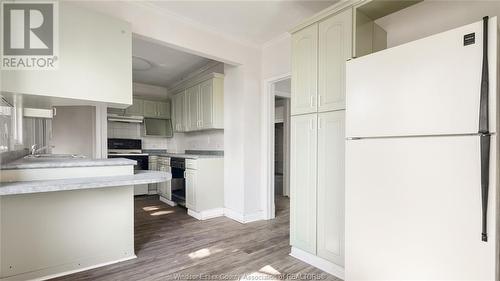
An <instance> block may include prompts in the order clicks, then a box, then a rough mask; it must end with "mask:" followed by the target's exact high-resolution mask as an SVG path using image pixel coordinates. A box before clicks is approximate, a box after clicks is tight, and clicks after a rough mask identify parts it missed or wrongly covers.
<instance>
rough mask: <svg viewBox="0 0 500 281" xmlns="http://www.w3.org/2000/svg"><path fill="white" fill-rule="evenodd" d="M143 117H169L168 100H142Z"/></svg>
mask: <svg viewBox="0 0 500 281" xmlns="http://www.w3.org/2000/svg"><path fill="white" fill-rule="evenodd" d="M144 117H146V118H158V119H170V101H154V100H144Z"/></svg>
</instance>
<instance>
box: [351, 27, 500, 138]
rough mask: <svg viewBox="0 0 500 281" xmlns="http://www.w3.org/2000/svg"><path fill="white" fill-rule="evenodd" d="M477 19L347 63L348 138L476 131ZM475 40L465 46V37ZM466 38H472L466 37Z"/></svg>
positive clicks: (491, 51) (492, 57)
mask: <svg viewBox="0 0 500 281" xmlns="http://www.w3.org/2000/svg"><path fill="white" fill-rule="evenodd" d="M482 25H483V23H482V21H481V22H477V23H474V24H470V25H467V26H464V27H461V28H457V29H453V30H451V31H448V32H444V33H440V34H437V35H434V36H431V37H427V38H424V39H421V40H417V41H414V42H411V43H407V44H404V45H401V46H397V47H394V48H391V49H387V50H384V51H381V52H378V53H374V54H372V55H368V56H364V57H361V58H357V59H354V60H351V61H348V62H347V70H346V71H347V81H346V82H347V85H346V91H347V97H346V99H347V101H346V103H347V115H346V122H347V123H346V135H347V137H378V136H407V135H446V134H464V133H465V134H466V133H477V132H478V124H479V98H480V89H481V70H482V59H483V52H482V46H483V43H482V40H483V36H482V30H483V27H482ZM496 26H497V20H496V18H491V19H490V20H489V32H488V34H489V37H488V40H489V41H488V42H489V44H488V46H489V47H488V56H489V80H490V84H489V86H490V91H489V100H490V106H489V109H490V115H489V116H490V118H489V122H490V131H491V132H495V131H496V130H495V128H496V118H495V116H496V93H497V82H496V80H497V79H496V77H497V66H496V65H497V30H498V29H497V27H496ZM470 34H474V43H472V44H468V45H464V36H466V35H468V36H469V37H467V38H470V37H472V35H470ZM468 42H470V41H468Z"/></svg>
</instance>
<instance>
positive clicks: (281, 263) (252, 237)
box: [55, 196, 340, 281]
mask: <svg viewBox="0 0 500 281" xmlns="http://www.w3.org/2000/svg"><path fill="white" fill-rule="evenodd" d="M276 213H277V216H276V219H274V220H271V221H260V222H254V223H248V224H240V223H238V222H235V221H233V220H231V219H228V218H225V217H220V218H214V219H210V220H206V221H198V220H196V219H194V218H192V217H190V216H188V215H187V214H186V210H185V209H182V208H179V207H170V206H167V205H165V204H163V203H162V202H160V201H159V200H158V197H157V196H145V197H137V198H136V199H135V248H136V249H135V251H136V255H137V259H134V260H130V261H125V262H121V263H117V264H113V265H109V266H105V267H101V268H97V269H92V270H88V271H84V272H80V273H76V274H72V275H68V276H64V277H61V278H58V279H55V280H72V281H73V280H186V279H191V280H200V279H203V278H205V280H207V279H206V278H208V276H210V275H211V276H210V277H211V278H212V279H211V280H222V279H225V280H240V279H241V280H245V278H244V277H243V278H242V276H243V275H244V274H247V275H250V274H252V277H253V276H255V275H257V276H263V277H264V279H250V278H248V280H288V279H290V280H297V278H306V277H309V278H308V279H307V280H340V279H337V278H335V277H333V276H332V275H329V274H327V273H324V272H323V271H321V270H319V269H316V268H314V267H312V266H309V265H308V264H306V263H303V262H301V261H299V260H297V259H295V258H293V257H291V256H289V255H288V254H289V253H290V246H289V200H288V199H287V198H285V197H281V198H280V199H279V200H278V201H277V203H276ZM306 274H308V275H307V276H306Z"/></svg>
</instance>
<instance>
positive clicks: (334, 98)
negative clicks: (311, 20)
mask: <svg viewBox="0 0 500 281" xmlns="http://www.w3.org/2000/svg"><path fill="white" fill-rule="evenodd" d="M351 57H352V9H348V10H346V11H344V12H342V13H339V14H336V15H333V16H332V17H330V18H328V19H326V20H324V21H322V22H320V24H319V74H318V75H319V80H318V91H319V92H318V111H330V110H338V109H345V72H346V71H345V63H346V61H347V60H348V59H349V58H351Z"/></svg>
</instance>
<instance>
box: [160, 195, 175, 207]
mask: <svg viewBox="0 0 500 281" xmlns="http://www.w3.org/2000/svg"><path fill="white" fill-rule="evenodd" d="M159 197H160V201H161V202H163V203H165V204H167V205H169V206H171V207H175V206H177V203H175V202H174V201H172V200H168V199H167V198H165V197H163V196H161V195H160V196H159Z"/></svg>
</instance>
